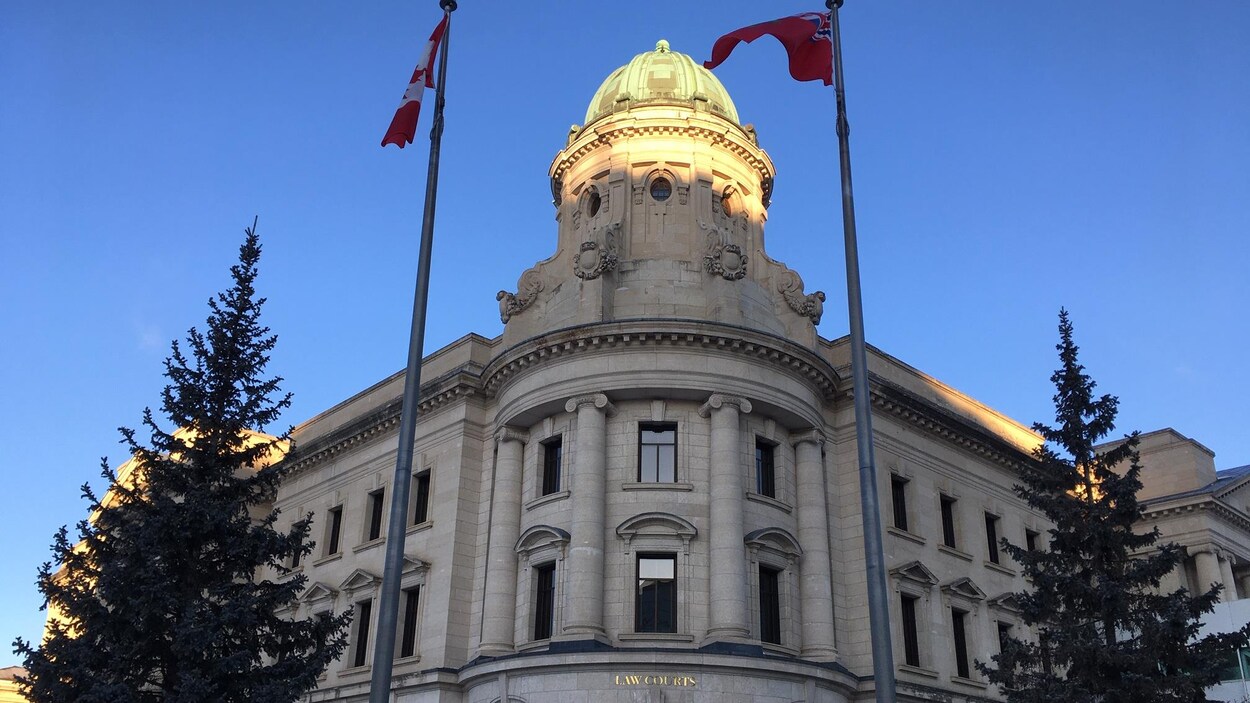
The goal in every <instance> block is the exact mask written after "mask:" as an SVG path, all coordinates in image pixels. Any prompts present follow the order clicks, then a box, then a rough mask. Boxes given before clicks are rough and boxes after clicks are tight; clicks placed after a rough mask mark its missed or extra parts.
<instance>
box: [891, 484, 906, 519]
mask: <svg viewBox="0 0 1250 703" xmlns="http://www.w3.org/2000/svg"><path fill="white" fill-rule="evenodd" d="M890 499H891V501H892V502H893V504H894V527H896V528H898V529H900V530H902V531H904V532H906V531H907V479H905V478H903V477H902V476H899V475H897V474H892V475H891V476H890Z"/></svg>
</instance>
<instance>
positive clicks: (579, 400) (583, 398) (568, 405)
mask: <svg viewBox="0 0 1250 703" xmlns="http://www.w3.org/2000/svg"><path fill="white" fill-rule="evenodd" d="M583 405H588V406H590V407H593V408H597V409H599V410H602V411H603V413H604V414H605V415H609V416H610V415H615V414H616V406H615V405H613V404H612V401H610V400H608V396H606V395H604V394H603V393H591V394H588V395H579V396H576V397H573V398H569V399H568V400H567V401H565V403H564V412H566V413H571V412H576V411H577V409H578V408H580V407H582V406H583Z"/></svg>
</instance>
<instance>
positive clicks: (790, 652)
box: [760, 642, 799, 657]
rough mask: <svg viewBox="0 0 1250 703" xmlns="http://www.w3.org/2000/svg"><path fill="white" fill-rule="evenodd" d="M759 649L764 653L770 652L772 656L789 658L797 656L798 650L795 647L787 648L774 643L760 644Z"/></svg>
mask: <svg viewBox="0 0 1250 703" xmlns="http://www.w3.org/2000/svg"><path fill="white" fill-rule="evenodd" d="M760 647H761V648H763V650H764V651H765V652H772V653H773V654H785V655H787V656H791V657H797V656H799V650H798V648H797V647H787V646H785V645H784V644H777V643H775V642H760Z"/></svg>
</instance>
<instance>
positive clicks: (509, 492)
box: [478, 427, 529, 656]
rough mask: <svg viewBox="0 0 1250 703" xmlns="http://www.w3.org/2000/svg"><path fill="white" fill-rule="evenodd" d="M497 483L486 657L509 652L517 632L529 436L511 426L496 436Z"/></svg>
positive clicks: (489, 565) (484, 616)
mask: <svg viewBox="0 0 1250 703" xmlns="http://www.w3.org/2000/svg"><path fill="white" fill-rule="evenodd" d="M496 441H497V442H498V456H497V457H496V459H495V485H494V489H493V498H492V499H491V511H490V515H491V519H490V548H489V549H488V550H487V555H486V559H487V561H486V595H485V602H484V603H483V604H482V644H481V646H480V647H479V650H478V651H479V653H480V654H482V655H484V656H499V655H502V654H508V653H510V652H512V651H513V649H514V642H513V634H514V632H515V631H516V580H517V579H516V569H517V556H516V551H515V550H516V541H517V538H518V537H520V532H521V464H522V461H523V457H524V452H525V443H526V442H528V441H529V435H528V434H526V433H525V432H522V431H520V430H516V429H513V428H511V427H504V428H501V429H500V430H499V432H498V434H497V435H496Z"/></svg>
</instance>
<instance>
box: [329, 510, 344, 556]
mask: <svg viewBox="0 0 1250 703" xmlns="http://www.w3.org/2000/svg"><path fill="white" fill-rule="evenodd" d="M342 535H343V506H341V505H338V506H335V507H333V508H330V510H329V512H327V513H326V537H325V540H326V552H325V553H326V555H327V556H329V555H330V554H338V553H339V551H340V550H341V549H342V544H341V541H342V539H341V538H342Z"/></svg>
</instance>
